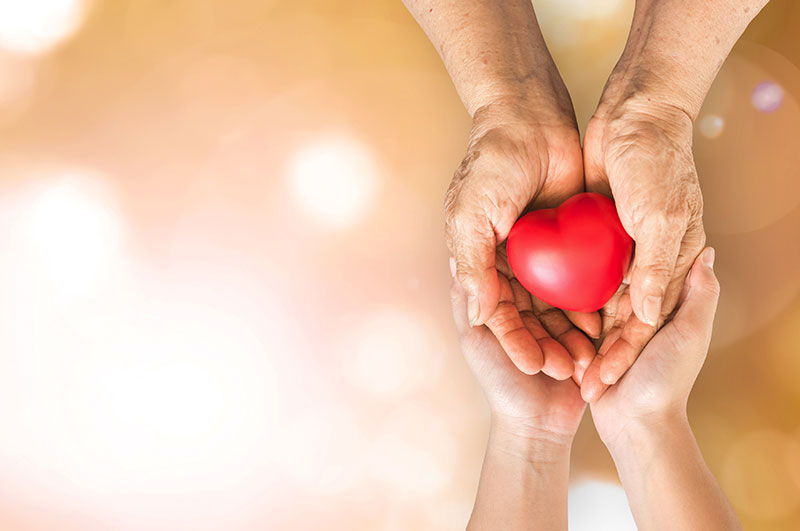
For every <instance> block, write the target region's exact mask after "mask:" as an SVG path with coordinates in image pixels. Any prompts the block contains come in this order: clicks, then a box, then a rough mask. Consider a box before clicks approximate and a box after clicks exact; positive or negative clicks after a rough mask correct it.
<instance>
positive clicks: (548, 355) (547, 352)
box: [509, 279, 574, 380]
mask: <svg viewBox="0 0 800 531" xmlns="http://www.w3.org/2000/svg"><path fill="white" fill-rule="evenodd" d="M509 285H510V286H511V291H512V293H513V294H514V305H515V306H516V307H517V310H518V311H519V315H520V317H521V318H522V322H523V323H524V324H525V327H526V328H527V329H528V331H529V332H530V333H531V335H532V336H533V338H534V339H535V340H536V342H537V343H538V344H539V348H541V349H542V358H543V364H542V372H543V373H545V374H546V375H548V376H550V377H551V378H554V379H556V380H566V379H567V378H569V377H570V376H572V373H573V372H574V364H573V362H572V359H571V358H570V356H569V353H568V352H567V351H566V350H565V349H564V347H563V346H562V345H561V344H560V343H559V342H558V341H555V340H554V339H553V338H552V337H550V334H549V333H548V332H547V330H545V328H544V327H543V326H542V324H541V322H540V321H539V319H538V318H537V317H536V315H535V313H534V308H533V303H532V300H531V299H532V297H531V294H530V293H528V290H526V289H525V288H523V287H522V284H520V283H519V281H518V280H516V279H512V280H510V281H509Z"/></svg>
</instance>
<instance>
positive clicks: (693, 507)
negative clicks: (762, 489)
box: [609, 415, 742, 531]
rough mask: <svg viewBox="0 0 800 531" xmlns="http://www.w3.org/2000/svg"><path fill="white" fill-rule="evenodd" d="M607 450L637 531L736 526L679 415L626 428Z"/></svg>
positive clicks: (688, 428)
mask: <svg viewBox="0 0 800 531" xmlns="http://www.w3.org/2000/svg"><path fill="white" fill-rule="evenodd" d="M609 450H610V451H611V455H612V457H613V458H614V463H615V464H616V466H617V471H618V472H619V476H620V479H621V481H622V485H623V487H624V488H625V493H626V494H627V496H628V501H629V503H630V506H631V511H632V512H633V516H634V519H635V520H636V524H637V526H638V528H639V529H640V530H642V531H652V530H661V529H663V530H669V531H679V530H694V529H704V530H708V531H714V530H733V529H736V530H739V529H741V528H742V527H741V524H740V523H739V520H738V518H737V517H736V514H735V513H734V511H733V508H732V507H731V505H730V503H729V502H728V499H727V498H726V497H725V494H724V493H723V492H722V489H721V488H720V486H719V484H718V483H717V481H716V479H715V478H714V476H713V475H712V474H711V471H710V470H709V469H708V467H707V466H706V464H705V461H704V459H703V456H702V454H701V453H700V449H699V448H698V446H697V442H696V441H695V438H694V435H693V434H692V430H691V428H690V427H689V423H688V421H687V420H686V417H685V416H683V415H674V416H671V417H668V418H665V419H664V420H659V421H653V422H651V423H650V424H649V425H647V426H641V425H636V426H627V427H626V429H624V430H621V431H620V434H619V436H618V437H617V440H616V441H614V442H613V444H610V445H609Z"/></svg>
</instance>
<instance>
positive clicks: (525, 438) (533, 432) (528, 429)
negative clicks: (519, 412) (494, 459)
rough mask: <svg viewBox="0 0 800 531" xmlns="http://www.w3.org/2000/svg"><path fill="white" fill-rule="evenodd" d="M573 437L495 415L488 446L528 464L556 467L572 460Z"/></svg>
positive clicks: (568, 433) (566, 433)
mask: <svg viewBox="0 0 800 531" xmlns="http://www.w3.org/2000/svg"><path fill="white" fill-rule="evenodd" d="M574 437H575V434H574V433H570V432H562V431H559V430H553V429H547V428H543V427H539V426H536V425H534V424H532V423H530V422H527V421H521V420H518V419H508V418H504V417H502V416H498V415H493V416H492V422H491V428H490V431H489V446H490V447H491V448H494V449H496V450H500V451H502V452H504V453H506V454H510V455H513V456H515V457H517V458H519V459H520V460H522V461H524V462H526V463H529V464H537V465H542V464H557V463H561V462H564V461H565V460H566V461H569V454H570V450H571V448H572V440H573V439H574Z"/></svg>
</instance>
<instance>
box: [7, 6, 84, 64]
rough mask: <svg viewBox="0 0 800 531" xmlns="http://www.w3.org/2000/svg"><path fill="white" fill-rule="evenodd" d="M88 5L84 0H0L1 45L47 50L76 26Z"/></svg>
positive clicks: (18, 49)
mask: <svg viewBox="0 0 800 531" xmlns="http://www.w3.org/2000/svg"><path fill="white" fill-rule="evenodd" d="M87 7H88V2H87V1H86V0H24V1H15V0H0V48H3V49H5V50H7V51H10V52H17V53H23V54H38V53H42V52H46V51H47V50H49V49H50V48H52V47H53V46H55V45H57V44H58V43H60V42H62V41H63V40H64V39H66V38H68V37H69V36H70V35H72V34H73V33H74V32H75V31H76V30H77V29H78V26H80V24H81V22H83V18H84V16H85V14H86V10H87Z"/></svg>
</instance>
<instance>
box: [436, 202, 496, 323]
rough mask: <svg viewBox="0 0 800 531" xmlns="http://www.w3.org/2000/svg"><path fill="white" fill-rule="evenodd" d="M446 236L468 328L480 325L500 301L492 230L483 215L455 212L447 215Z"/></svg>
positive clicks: (494, 238) (493, 232)
mask: <svg viewBox="0 0 800 531" xmlns="http://www.w3.org/2000/svg"><path fill="white" fill-rule="evenodd" d="M446 232H447V241H448V244H449V247H450V250H451V251H452V253H453V258H454V260H455V271H456V272H455V277H456V279H457V280H458V282H459V284H461V287H462V288H463V289H464V292H465V294H466V301H467V315H468V318H469V324H470V326H476V325H482V324H484V323H485V322H486V320H487V319H489V317H491V315H492V313H494V310H495V308H496V307H497V304H498V301H499V300H500V283H499V280H498V278H497V269H496V268H495V258H496V253H497V248H496V244H497V240H496V236H495V231H494V228H493V226H492V224H491V222H490V221H489V220H488V219H487V218H486V214H484V213H473V212H469V211H467V212H465V211H463V210H457V211H455V212H453V213H452V215H448V220H447V226H446Z"/></svg>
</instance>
